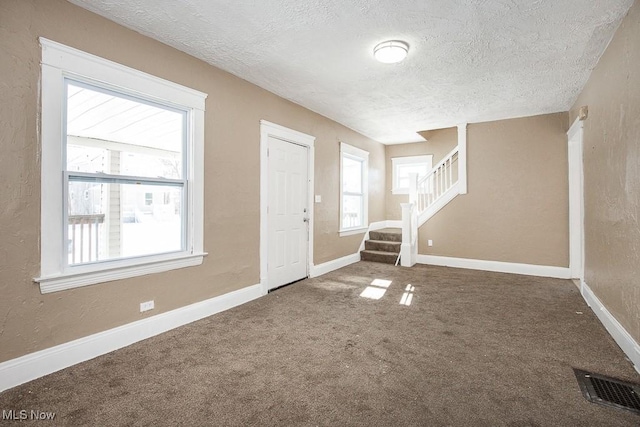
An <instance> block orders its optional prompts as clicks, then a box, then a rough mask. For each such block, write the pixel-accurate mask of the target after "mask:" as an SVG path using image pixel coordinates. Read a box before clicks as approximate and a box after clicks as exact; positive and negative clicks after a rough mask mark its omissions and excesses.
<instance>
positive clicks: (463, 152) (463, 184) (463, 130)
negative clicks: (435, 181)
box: [458, 123, 467, 194]
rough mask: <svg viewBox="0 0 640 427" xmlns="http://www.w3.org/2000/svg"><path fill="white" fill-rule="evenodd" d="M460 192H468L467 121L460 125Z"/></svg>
mask: <svg viewBox="0 0 640 427" xmlns="http://www.w3.org/2000/svg"><path fill="white" fill-rule="evenodd" d="M458 194H467V123H462V124H459V125H458Z"/></svg>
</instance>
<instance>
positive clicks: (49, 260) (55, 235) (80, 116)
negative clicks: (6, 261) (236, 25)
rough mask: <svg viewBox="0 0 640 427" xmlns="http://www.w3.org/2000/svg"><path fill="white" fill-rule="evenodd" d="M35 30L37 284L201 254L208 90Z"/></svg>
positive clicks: (80, 281) (93, 279) (62, 283)
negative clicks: (38, 185) (38, 93)
mask: <svg viewBox="0 0 640 427" xmlns="http://www.w3.org/2000/svg"><path fill="white" fill-rule="evenodd" d="M39 40H40V44H41V46H42V56H41V65H42V70H41V128H40V129H41V140H42V151H41V153H42V162H41V174H42V176H41V180H40V182H41V194H42V203H41V215H40V232H41V236H40V242H41V245H40V276H39V277H37V278H34V280H35V281H36V282H38V283H39V284H40V291H41V292H43V293H48V292H57V291H61V290H64V289H71V288H76V287H79V286H86V285H91V284H95V283H101V282H106V281H109V280H115V279H123V278H127V277H135V276H140V275H143V274H149V273H154V272H162V271H168V270H173V269H177V268H184V267H190V266H195V265H200V264H202V260H203V258H204V256H205V255H206V254H205V252H204V247H203V243H204V239H203V220H204V160H203V157H204V155H203V153H204V115H205V100H206V98H207V94H205V93H202V92H199V91H197V90H194V89H191V88H188V87H186V86H182V85H179V84H177V83H173V82H170V81H168V80H164V79H161V78H159V77H155V76H152V75H150V74H147V73H143V72H140V71H138V70H136V69H134V68H130V67H127V66H124V65H121V64H117V63H115V62H112V61H108V60H106V59H103V58H100V57H97V56H94V55H91V54H89V53H86V52H82V51H80V50H77V49H74V48H71V47H69V46H65V45H62V44H60V43H57V42H55V41H52V40H48V39H45V38H42V37H40V39H39Z"/></svg>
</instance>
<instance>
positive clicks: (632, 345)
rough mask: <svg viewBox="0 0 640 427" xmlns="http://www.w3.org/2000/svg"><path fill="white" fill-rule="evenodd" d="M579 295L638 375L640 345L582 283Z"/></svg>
mask: <svg viewBox="0 0 640 427" xmlns="http://www.w3.org/2000/svg"><path fill="white" fill-rule="evenodd" d="M580 293H581V294H582V298H584V300H585V301H586V303H587V305H588V306H589V307H591V310H593V312H594V313H595V315H596V316H597V317H598V320H600V323H602V325H603V326H604V328H605V329H606V330H607V332H609V335H611V337H612V338H613V339H614V341H615V342H616V343H617V344H618V346H620V348H621V349H622V351H623V352H624V353H625V354H626V355H627V357H628V358H629V359H630V360H631V363H633V367H634V368H635V369H636V371H638V373H640V344H638V342H637V341H636V340H634V339H633V337H632V336H631V334H629V332H627V330H626V329H625V328H624V326H622V325H621V324H620V322H618V320H617V319H616V318H615V317H613V314H611V312H609V310H607V308H606V307H605V306H604V304H602V302H601V301H600V300H599V299H598V297H597V296H596V294H595V293H593V291H592V290H591V288H590V287H589V286H588V285H587V284H586V283H585V282H584V281H581V282H580Z"/></svg>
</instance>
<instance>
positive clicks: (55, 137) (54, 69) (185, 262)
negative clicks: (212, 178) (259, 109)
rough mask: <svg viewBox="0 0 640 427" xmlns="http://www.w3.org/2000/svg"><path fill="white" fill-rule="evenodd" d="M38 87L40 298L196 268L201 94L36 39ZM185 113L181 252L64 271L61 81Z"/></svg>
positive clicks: (201, 153) (200, 232) (201, 210)
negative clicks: (183, 238)
mask: <svg viewBox="0 0 640 427" xmlns="http://www.w3.org/2000/svg"><path fill="white" fill-rule="evenodd" d="M40 44H41V46H42V86H41V88H42V89H41V93H42V99H41V102H42V104H41V108H42V109H41V121H42V122H41V142H42V168H41V192H42V193H41V222H40V225H41V232H40V233H41V234H40V235H41V240H40V244H41V254H40V277H37V278H35V279H34V281H35V282H38V283H39V284H40V291H41V292H42V293H49V292H55V291H60V290H64V289H71V288H76V287H80V286H86V285H92V284H96V283H102V282H107V281H111V280H117V279H125V278H129V277H135V276H140V275H144V274H150V273H158V272H162V271H169V270H174V269H177V268H184V267H189V266H194V265H199V264H202V261H203V257H204V256H205V255H206V253H205V252H204V250H203V241H204V239H203V218H204V161H203V157H204V111H205V99H206V97H207V94H205V93H202V92H199V91H196V90H193V89H190V88H187V87H184V86H181V85H178V84H176V83H172V82H169V81H167V80H164V79H160V78H158V77H154V76H152V75H149V74H146V73H143V72H141V71H138V70H135V69H132V68H129V67H126V66H123V65H120V64H117V63H115V62H112V61H108V60H106V59H103V58H99V57H97V56H94V55H91V54H88V53H85V52H82V51H80V50H77V49H74V48H71V47H68V46H65V45H62V44H60V43H57V42H54V41H51V40H48V39H45V38H43V37H40ZM66 78H69V79H73V80H76V81H81V82H86V83H89V84H92V85H96V86H99V87H102V88H105V89H109V90H112V91H115V92H117V93H120V94H125V95H130V96H134V97H138V98H143V99H147V100H150V101H156V102H159V103H161V104H164V105H168V106H173V107H175V108H179V109H182V110H185V111H187V127H188V132H187V142H186V145H187V147H186V150H187V151H186V155H185V158H186V162H187V165H186V176H185V177H184V178H185V179H186V186H185V190H184V191H185V192H186V196H187V203H186V210H185V221H186V245H185V247H184V250H183V251H180V252H173V253H168V254H160V255H149V256H141V257H131V258H123V259H115V260H107V261H102V262H96V263H91V264H81V265H67V264H68V263H67V262H66V261H65V257H66V256H67V252H66V251H65V244H64V227H65V226H66V224H65V223H64V208H65V203H64V194H65V189H64V176H63V175H64V173H63V171H64V164H63V160H64V156H63V153H64V149H65V138H64V136H63V135H64V133H63V132H64V124H63V118H64V117H65V111H64V108H65V105H66V103H65V99H64V98H65V96H66V92H65V79H66Z"/></svg>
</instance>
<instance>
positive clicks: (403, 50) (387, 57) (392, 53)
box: [373, 40, 409, 64]
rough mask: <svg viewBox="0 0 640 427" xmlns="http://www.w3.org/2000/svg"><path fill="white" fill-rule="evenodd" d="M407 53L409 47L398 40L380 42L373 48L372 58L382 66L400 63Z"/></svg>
mask: <svg viewBox="0 0 640 427" xmlns="http://www.w3.org/2000/svg"><path fill="white" fill-rule="evenodd" d="M407 53H409V45H408V44H407V43H405V42H402V41H400V40H389V41H386V42H382V43H380V44H378V45H377V46H376V47H374V48H373V56H375V58H376V59H377V60H378V61H380V62H382V63H384V64H395V63H396V62H400V61H402V60H403V59H404V58H406V57H407Z"/></svg>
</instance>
